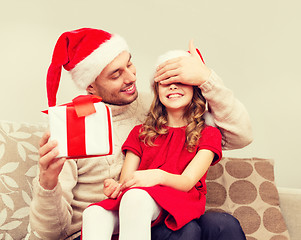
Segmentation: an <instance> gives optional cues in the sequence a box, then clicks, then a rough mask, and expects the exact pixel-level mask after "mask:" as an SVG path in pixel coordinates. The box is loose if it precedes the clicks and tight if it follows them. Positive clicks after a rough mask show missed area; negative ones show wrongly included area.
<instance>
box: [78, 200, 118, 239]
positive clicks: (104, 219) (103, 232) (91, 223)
mask: <svg viewBox="0 0 301 240" xmlns="http://www.w3.org/2000/svg"><path fill="white" fill-rule="evenodd" d="M118 222H119V219H118V212H116V211H108V210H106V209H104V208H102V207H100V206H97V205H92V206H90V207H88V208H87V209H85V211H84V212H83V224H82V239H83V240H87V239H88V240H94V239H95V240H96V239H97V240H111V237H112V235H113V232H118Z"/></svg>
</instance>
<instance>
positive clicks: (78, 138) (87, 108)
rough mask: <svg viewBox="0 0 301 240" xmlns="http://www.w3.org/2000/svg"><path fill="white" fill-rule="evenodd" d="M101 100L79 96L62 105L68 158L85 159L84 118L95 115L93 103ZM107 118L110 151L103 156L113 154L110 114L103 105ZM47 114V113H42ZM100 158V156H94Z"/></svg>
mask: <svg viewBox="0 0 301 240" xmlns="http://www.w3.org/2000/svg"><path fill="white" fill-rule="evenodd" d="M101 100H102V98H101V97H98V96H95V95H80V96H78V97H76V98H74V99H73V100H72V102H71V103H67V104H63V105H60V106H66V120H67V123H66V124H67V126H66V127H67V139H68V140H67V150H68V156H69V157H72V156H76V157H86V156H87V153H86V140H85V136H86V133H85V117H87V116H89V115H91V114H93V113H96V109H95V106H94V103H97V102H101ZM105 108H106V114H107V117H108V132H109V146H110V151H109V153H107V154H105V155H110V154H112V153H113V137H112V124H111V114H110V109H109V107H108V106H106V105H105ZM43 112H44V113H48V111H47V110H46V111H43ZM96 156H100V155H96Z"/></svg>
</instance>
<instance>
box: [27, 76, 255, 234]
mask: <svg viewBox="0 0 301 240" xmlns="http://www.w3.org/2000/svg"><path fill="white" fill-rule="evenodd" d="M200 88H201V90H202V92H203V95H204V97H205V98H206V99H207V102H208V104H209V106H210V109H211V113H212V116H213V118H214V122H215V124H216V125H217V126H218V127H219V128H220V130H221V132H222V134H223V149H234V148H241V147H244V146H246V145H247V144H249V143H250V142H251V141H252V131H251V124H250V119H249V116H248V113H247V111H246V110H245V108H244V106H243V105H242V104H241V103H240V102H239V101H238V100H237V99H235V98H234V96H233V94H232V92H231V91H230V90H229V89H227V88H226V87H225V86H224V85H223V83H222V80H221V79H220V78H219V77H218V76H217V75H216V74H215V73H214V72H213V71H212V74H211V76H210V79H209V80H208V81H207V82H206V83H204V84H203V85H201V86H200ZM151 101H152V96H151V95H150V94H145V93H143V94H140V95H139V97H138V99H137V100H136V101H134V102H133V103H131V104H129V105H126V106H113V105H110V107H111V109H112V114H113V127H114V128H113V129H114V142H115V143H114V153H115V154H114V155H113V156H106V157H97V158H88V159H74V160H68V161H67V162H66V163H65V165H64V167H63V170H62V172H61V174H60V176H59V183H58V185H57V186H56V187H55V188H54V189H53V190H45V189H43V188H42V187H41V186H40V184H39V180H38V177H37V178H35V179H34V182H33V200H32V203H31V209H30V223H31V228H32V231H34V232H36V233H38V234H39V235H40V236H41V238H42V239H74V238H76V237H77V236H79V235H80V230H81V217H82V212H83V210H84V209H85V208H86V207H87V206H88V205H89V204H91V203H94V202H98V201H101V200H103V199H104V198H105V196H104V194H103V191H102V189H103V181H104V179H106V178H115V179H118V177H119V174H120V171H121V167H122V164H123V160H124V156H123V154H122V153H121V145H122V144H123V142H124V141H125V139H126V137H127V136H128V134H129V132H130V131H131V129H132V128H133V127H134V126H135V125H137V124H140V123H142V122H143V120H144V118H145V114H146V113H147V111H148V109H149V105H150V103H151ZM99 224H101V222H99Z"/></svg>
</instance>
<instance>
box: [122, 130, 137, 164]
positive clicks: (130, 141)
mask: <svg viewBox="0 0 301 240" xmlns="http://www.w3.org/2000/svg"><path fill="white" fill-rule="evenodd" d="M141 127H142V125H137V126H135V127H134V128H133V129H132V131H131V132H130V134H129V136H128V137H127V139H126V140H125V142H124V144H123V145H122V147H121V150H122V152H123V154H126V151H127V150H130V151H132V152H133V153H134V154H136V155H137V156H138V157H140V158H141V156H142V142H141V141H140V139H139V133H140V129H141Z"/></svg>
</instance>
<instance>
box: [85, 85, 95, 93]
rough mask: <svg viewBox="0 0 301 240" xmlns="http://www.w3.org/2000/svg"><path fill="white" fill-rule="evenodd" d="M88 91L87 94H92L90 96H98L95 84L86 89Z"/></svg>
mask: <svg viewBox="0 0 301 240" xmlns="http://www.w3.org/2000/svg"><path fill="white" fill-rule="evenodd" d="M86 91H87V93H88V94H90V95H96V88H95V84H94V82H93V83H91V84H90V85H89V86H88V87H87V88H86Z"/></svg>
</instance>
